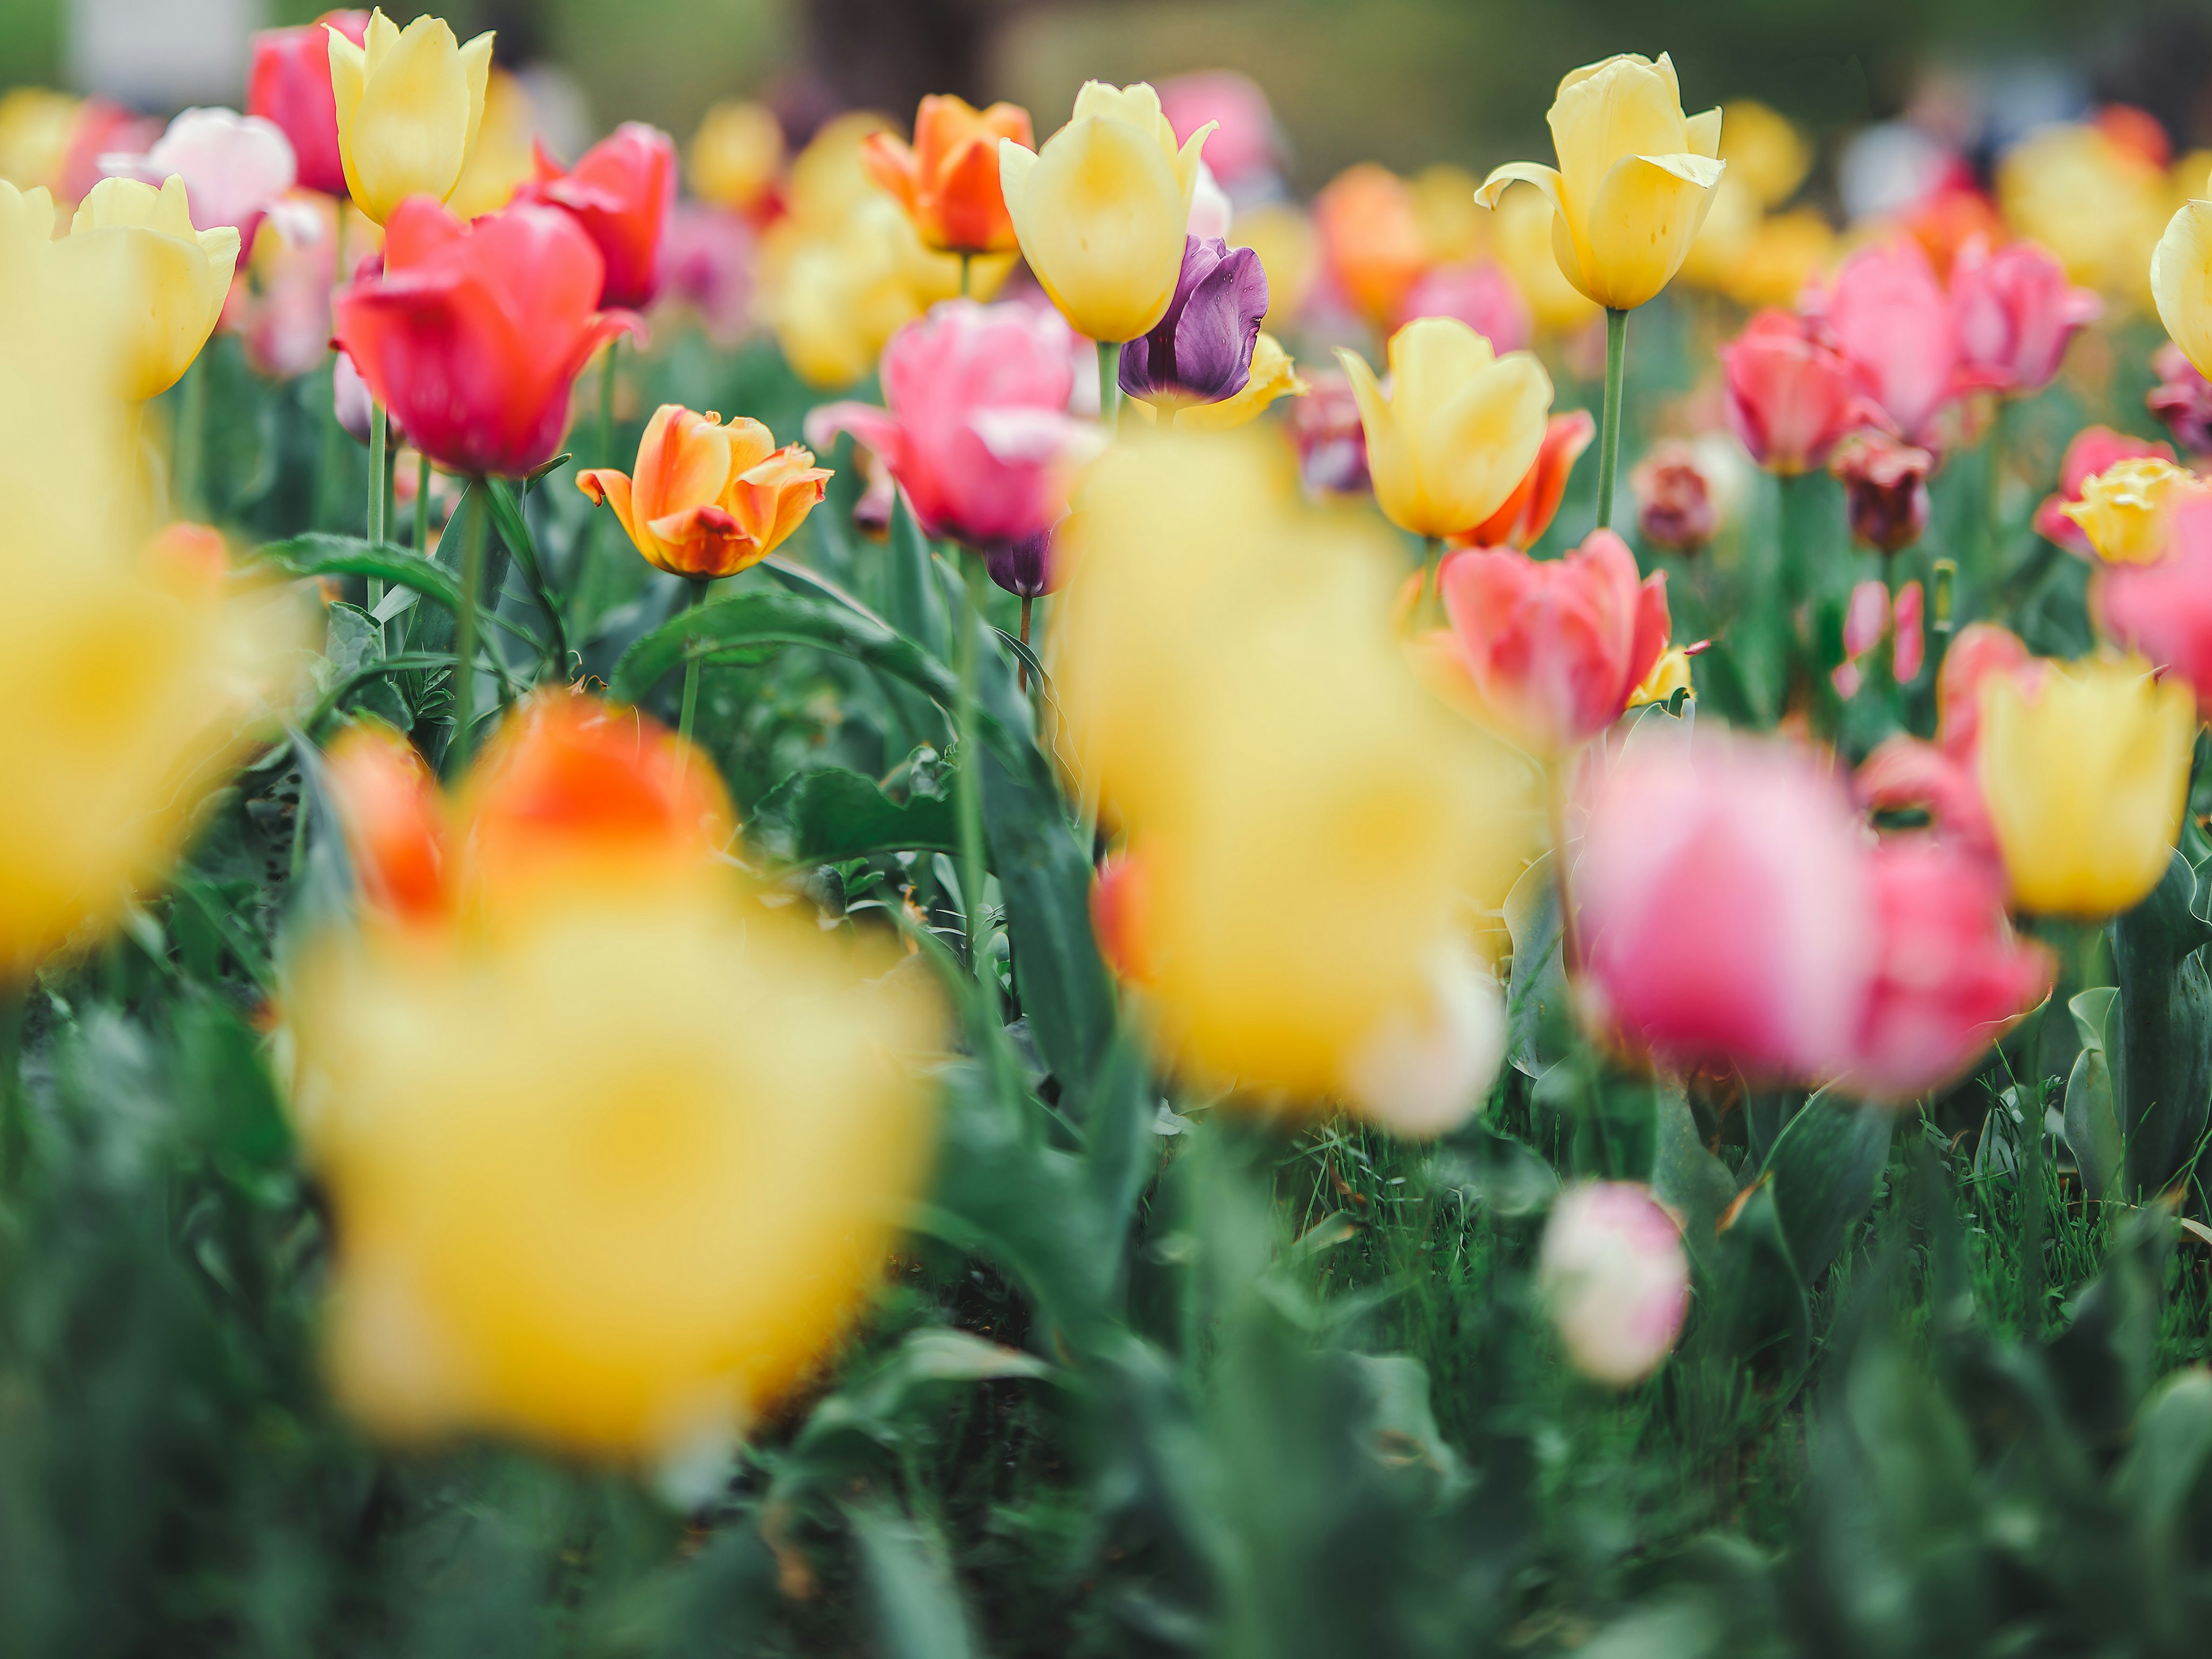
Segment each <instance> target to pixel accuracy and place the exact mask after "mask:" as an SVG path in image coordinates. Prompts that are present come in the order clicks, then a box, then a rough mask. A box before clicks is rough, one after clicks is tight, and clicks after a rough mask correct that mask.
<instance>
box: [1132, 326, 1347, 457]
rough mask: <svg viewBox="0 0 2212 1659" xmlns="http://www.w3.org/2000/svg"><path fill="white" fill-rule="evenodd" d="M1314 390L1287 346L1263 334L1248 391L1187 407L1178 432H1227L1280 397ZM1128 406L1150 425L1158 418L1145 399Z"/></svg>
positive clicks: (1179, 413) (1254, 351) (1246, 422)
mask: <svg viewBox="0 0 2212 1659" xmlns="http://www.w3.org/2000/svg"><path fill="white" fill-rule="evenodd" d="M1310 390H1311V388H1310V387H1309V386H1307V385H1306V383H1305V382H1304V380H1300V379H1299V378H1298V371H1297V365H1296V364H1294V363H1293V362H1291V354H1290V353H1289V352H1287V351H1285V350H1284V349H1283V343H1282V342H1281V341H1280V340H1278V339H1277V338H1276V337H1274V336H1273V335H1272V334H1268V333H1264V332H1263V333H1262V334H1261V336H1260V338H1259V340H1258V342H1257V343H1255V345H1254V346H1253V348H1252V378H1251V379H1250V380H1247V381H1246V382H1245V383H1244V389H1243V391H1242V392H1238V393H1237V395H1236V396H1235V397H1233V398H1223V399H1222V400H1221V401H1220V402H1219V403H1218V404H1186V405H1184V406H1183V407H1182V409H1181V410H1177V411H1176V421H1175V423H1176V427H1177V428H1178V429H1182V430H1188V431H1191V432H1227V431H1229V430H1231V428H1236V427H1240V426H1245V425H1249V423H1250V422H1254V421H1256V420H1258V419H1259V418H1260V416H1261V415H1262V414H1264V413H1266V411H1267V405H1268V404H1272V403H1273V402H1274V401H1275V400H1276V399H1277V398H1303V397H1304V396H1305V395H1306V393H1307V392H1309V391H1310ZM1128 407H1129V408H1130V409H1131V410H1136V411H1138V418H1139V419H1140V420H1142V421H1144V422H1146V424H1148V425H1149V424H1151V423H1152V422H1154V421H1156V420H1158V416H1157V415H1155V414H1154V413H1153V410H1152V404H1148V403H1146V402H1145V401H1144V400H1143V399H1142V398H1131V399H1130V400H1129V404H1128Z"/></svg>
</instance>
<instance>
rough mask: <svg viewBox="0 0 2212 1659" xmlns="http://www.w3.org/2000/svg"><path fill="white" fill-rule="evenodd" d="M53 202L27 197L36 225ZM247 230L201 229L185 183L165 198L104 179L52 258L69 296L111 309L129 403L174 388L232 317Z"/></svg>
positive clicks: (117, 369) (117, 370) (114, 358)
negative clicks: (228, 314)
mask: <svg viewBox="0 0 2212 1659" xmlns="http://www.w3.org/2000/svg"><path fill="white" fill-rule="evenodd" d="M44 195H45V192H44V191H33V192H32V195H31V197H26V198H23V201H24V204H25V206H24V208H23V211H25V212H27V214H28V216H29V218H28V221H27V222H28V223H30V224H32V225H33V226H34V225H35V222H36V220H37V218H38V217H39V216H40V213H41V212H42V211H51V209H41V208H40V207H39V206H37V205H35V203H36V200H37V198H39V197H43V196H44ZM238 246H239V244H238V232H237V231H236V229H234V228H232V227H231V226H228V225H221V226H218V227H216V228H215V229H213V230H195V229H193V228H192V218H191V211H190V210H189V208H188V207H187V205H186V203H185V182H184V180H183V179H179V178H177V177H176V176H174V175H173V174H172V175H171V177H170V178H169V180H168V182H167V183H166V184H164V185H162V186H161V188H160V189H159V190H156V189H155V188H154V186H153V185H147V184H141V183H140V182H139V181H138V180H137V179H101V180H100V183H98V184H96V185H94V186H93V187H92V189H91V190H90V191H88V192H86V195H85V198H84V200H83V201H82V203H81V204H78V207H77V210H76V218H75V219H74V220H73V221H72V222H70V234H69V235H68V236H67V237H66V238H65V239H64V240H62V241H59V242H57V243H55V244H54V245H53V247H52V250H51V270H50V274H51V276H52V280H53V282H54V283H55V284H56V285H57V287H58V289H66V290H70V291H74V292H76V293H78V294H82V295H86V296H87V297H88V298H91V299H92V300H93V301H94V303H96V304H99V305H100V306H101V307H103V308H104V310H105V312H106V315H107V317H108V318H109V319H110V326H111V328H112V330H113V335H112V339H113V347H114V349H113V351H112V354H111V355H110V356H109V359H108V361H109V364H110V368H111V372H112V374H114V376H115V380H114V389H115V391H116V392H117V393H118V395H119V396H122V397H125V398H134V399H141V398H151V397H154V396H155V395H156V394H157V393H160V392H166V391H167V390H168V389H169V387H171V386H174V385H175V384H176V383H177V380H178V379H179V376H181V375H182V374H184V372H185V369H186V368H190V367H191V361H192V359H193V358H195V357H197V356H199V351H200V348H201V347H202V346H204V345H205V344H206V343H207V340H208V336H209V335H210V334H212V333H213V332H214V331H215V325H216V319H218V318H220V317H221V316H222V303H223V301H224V300H225V299H226V298H228V295H229V294H230V279H231V276H232V273H233V272H234V271H235V270H236V269H237V267H238Z"/></svg>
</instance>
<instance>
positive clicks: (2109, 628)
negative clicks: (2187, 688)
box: [2089, 497, 2212, 712]
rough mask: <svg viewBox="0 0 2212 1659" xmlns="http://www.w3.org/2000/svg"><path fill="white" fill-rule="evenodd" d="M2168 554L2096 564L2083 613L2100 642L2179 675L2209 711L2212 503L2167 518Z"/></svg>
mask: <svg viewBox="0 0 2212 1659" xmlns="http://www.w3.org/2000/svg"><path fill="white" fill-rule="evenodd" d="M2168 536H2169V546H2170V548H2171V550H2170V551H2169V552H2168V553H2167V554H2166V557H2164V558H2163V559H2160V561H2159V562H2157V563H2156V564H2100V565H2099V566H2098V567H2097V570H2096V573H2095V574H2094V575H2093V576H2092V577H2091V578H2090V580H2089V610H2090V612H2091V614H2092V615H2093V616H2094V617H2096V619H2097V626H2098V628H2099V629H2100V630H2102V631H2103V633H2104V634H2105V635H2106V637H2107V638H2108V639H2111V640H2112V641H2114V642H2115V643H2117V644H2119V645H2122V646H2124V647H2127V648H2128V649H2129V650H2130V651H2136V652H2140V653H2142V655H2143V656H2144V657H2145V658H2147V659H2149V661H2150V664H2151V665H2152V666H2153V667H2154V668H2160V669H2163V670H2166V671H2168V672H2170V673H2172V674H2176V675H2179V677H2180V678H2182V679H2184V680H2185V681H2187V682H2188V683H2189V684H2190V685H2191V686H2192V687H2193V688H2194V689H2195V690H2196V692H2197V708H2198V709H2199V711H2200V712H2201V711H2205V710H2212V497H2199V498H2197V499H2195V500H2191V501H2185V502H2183V503H2182V504H2181V505H2180V506H2179V507H2176V508H2175V509H2174V510H2173V518H2172V525H2171V527H2170V529H2169V532H2168Z"/></svg>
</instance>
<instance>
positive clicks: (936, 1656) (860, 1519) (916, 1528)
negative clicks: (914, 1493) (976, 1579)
mask: <svg viewBox="0 0 2212 1659" xmlns="http://www.w3.org/2000/svg"><path fill="white" fill-rule="evenodd" d="M845 1516H846V1519H847V1520H848V1521H849V1522H851V1523H852V1528H853V1538H854V1542H855V1543H857V1544H858V1545H859V1546H860V1572H861V1577H862V1578H863V1579H864V1580H865V1581H866V1584H867V1588H868V1605H869V1607H870V1609H871V1611H872V1613H873V1614H874V1618H875V1626H876V1650H877V1651H878V1652H879V1653H881V1654H882V1655H883V1656H884V1659H969V1656H970V1655H972V1654H975V1652H976V1651H977V1648H976V1646H975V1638H974V1636H973V1634H972V1632H971V1631H970V1628H969V1619H968V1610H967V1607H965V1606H964V1605H963V1603H962V1601H961V1599H960V1589H959V1587H958V1586H957V1584H956V1583H954V1582H953V1579H952V1564H951V1559H950V1558H949V1557H948V1555H947V1553H946V1551H945V1541H944V1539H943V1538H941V1537H940V1536H939V1534H938V1533H937V1531H936V1529H935V1528H928V1527H924V1526H923V1525H921V1523H920V1522H916V1521H914V1520H912V1519H911V1518H909V1517H908V1516H903V1515H898V1514H895V1513H893V1512H892V1511H891V1510H888V1509H884V1508H881V1507H879V1506H878V1505H877V1504H853V1505H850V1506H849V1507H848V1508H847V1509H846V1510H845Z"/></svg>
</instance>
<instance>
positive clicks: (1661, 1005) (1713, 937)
mask: <svg viewBox="0 0 2212 1659" xmlns="http://www.w3.org/2000/svg"><path fill="white" fill-rule="evenodd" d="M1859 836H1860V831H1859V829H1858V826H1857V821H1856V818H1855V815H1854V814H1853V813H1852V811H1851V810H1850V802H1849V801H1848V800H1847V799H1845V798H1844V793H1843V792H1842V790H1841V788H1840V787H1838V785H1837V784H1836V783H1835V782H1834V781H1832V779H1830V778H1829V777H1828V776H1826V775H1825V774H1824V773H1822V772H1821V771H1820V770H1819V769H1816V768H1815V766H1814V763H1812V762H1811V761H1810V760H1809V759H1808V758H1806V757H1804V756H1802V755H1801V754H1799V753H1797V752H1796V751H1795V750H1790V749H1788V748H1785V747H1783V746H1781V745H1779V744H1771V743H1770V744H1757V743H1752V742H1749V741H1742V740H1737V741H1728V740H1723V741H1721V742H1714V741H1711V740H1710V739H1708V738H1706V737H1705V734H1704V733H1702V732H1700V733H1699V738H1698V741H1697V744H1696V746H1695V747H1694V748H1692V747H1690V746H1689V745H1687V744H1671V743H1670V744H1651V745H1647V746H1644V747H1643V748H1642V749H1641V750H1639V751H1637V752H1632V753H1631V754H1630V755H1629V756H1627V757H1626V758H1625V759H1624V760H1623V761H1622V762H1621V763H1620V765H1619V766H1618V767H1617V768H1615V769H1614V770H1613V772H1612V774H1611V775H1609V776H1608V777H1607V778H1606V779H1605V780H1604V781H1603V782H1602V784H1601V785H1600V786H1599V787H1598V788H1597V789H1596V791H1595V795H1594V797H1593V799H1591V802H1590V809H1589V824H1588V828H1587V829H1586V831H1585V833H1584V836H1583V843H1582V854H1581V857H1580V858H1579V860H1577V864H1576V867H1575V892H1576V896H1577V900H1578V912H1579V915H1580V918H1581V930H1582V939H1583V965H1584V968H1585V970H1586V974H1587V997H1588V1008H1587V1012H1588V1013H1589V1017H1590V1018H1592V1020H1593V1022H1594V1024H1595V1025H1596V1026H1597V1028H1598V1029H1600V1030H1607V1031H1609V1032H1611V1033H1612V1034H1613V1036H1615V1037H1617V1038H1618V1039H1619V1040H1620V1041H1622V1042H1626V1043H1627V1044H1628V1045H1629V1046H1630V1047H1632V1048H1635V1049H1637V1050H1639V1051H1642V1052H1647V1053H1649V1054H1651V1055H1653V1056H1654V1057H1655V1058H1656V1060H1658V1061H1659V1063H1661V1064H1662V1065H1664V1066H1668V1067H1669V1068H1670V1069H1674V1070H1684V1071H1686V1070H1692V1069H1695V1068H1697V1067H1699V1066H1722V1067H1729V1066H1735V1067H1738V1068H1740V1069H1741V1070H1743V1071H1744V1072H1746V1073H1749V1074H1751V1075H1753V1076H1756V1077H1777V1078H1787V1079H1811V1078H1817V1077H1823V1076H1827V1075H1830V1074H1832V1073H1833V1072H1834V1071H1835V1070H1836V1069H1837V1067H1838V1063H1839V1062H1840V1061H1841V1060H1843V1059H1844V1057H1846V1056H1847V1055H1848V1054H1849V1053H1850V1044H1851V1042H1852V1041H1853V1039H1854V1037H1855V1036H1856V1032H1857V1024H1858V1018H1859V1010H1860V1006H1861V1004H1862V1002H1863V991H1864V987H1865V985H1866V983H1867V980H1868V975H1869V972H1870V971H1871V969H1873V967H1874V965H1875V961H1876V959H1877V958H1876V951H1877V948H1878V945H1879V939H1878V934H1877V932H1876V929H1875V924H1874V921H1873V911H1872V898H1873V895H1872V892H1871V890H1870V887H1871V884H1870V880H1869V872H1868V869H1867V866H1866V860H1865V854H1864V853H1863V848H1862V847H1861V845H1860V840H1859Z"/></svg>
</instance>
